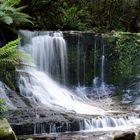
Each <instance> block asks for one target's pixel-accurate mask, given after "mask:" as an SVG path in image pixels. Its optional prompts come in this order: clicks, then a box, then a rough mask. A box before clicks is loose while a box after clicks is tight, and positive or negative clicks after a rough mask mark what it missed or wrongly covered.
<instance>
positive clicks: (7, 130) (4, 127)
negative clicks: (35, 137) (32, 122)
mask: <svg viewBox="0 0 140 140" xmlns="http://www.w3.org/2000/svg"><path fill="white" fill-rule="evenodd" d="M0 140H17V137H16V136H15V133H14V132H13V130H12V128H11V127H10V125H9V123H8V121H7V120H6V119H1V120H0Z"/></svg>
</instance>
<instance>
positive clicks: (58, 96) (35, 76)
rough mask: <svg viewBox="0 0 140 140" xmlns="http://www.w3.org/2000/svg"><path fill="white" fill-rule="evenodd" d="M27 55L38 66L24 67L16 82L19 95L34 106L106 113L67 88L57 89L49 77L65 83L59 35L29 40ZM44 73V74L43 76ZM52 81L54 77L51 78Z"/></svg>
mask: <svg viewBox="0 0 140 140" xmlns="http://www.w3.org/2000/svg"><path fill="white" fill-rule="evenodd" d="M31 41H32V44H30V45H28V49H26V51H27V53H29V54H31V57H32V58H33V60H34V61H35V63H36V65H37V68H38V69H39V70H41V71H43V72H41V71H39V70H37V69H33V68H28V69H27V68H26V69H25V71H23V73H27V74H28V75H29V76H25V74H22V70H21V71H20V73H21V76H20V80H19V88H20V93H21V94H22V95H24V96H27V97H30V98H31V99H32V100H33V101H34V102H36V104H39V105H44V106H49V107H53V106H57V107H58V108H64V109H67V110H68V111H74V112H77V113H79V114H89V115H95V114H96V115H103V114H105V111H104V110H102V109H100V108H97V107H94V106H92V105H89V104H88V103H87V102H86V101H84V100H83V99H81V98H80V97H77V96H76V95H74V94H73V93H72V92H71V91H69V90H68V89H67V88H65V87H62V86H60V85H59V84H58V83H56V82H55V81H54V80H53V79H52V78H51V77H52V75H53V74H54V75H55V74H56V75H57V76H59V77H60V79H61V78H62V79H63V80H64V81H65V79H66V78H65V77H66V69H67V68H66V65H67V51H66V50H67V48H66V43H65V40H64V39H63V36H62V33H54V34H52V35H51V36H50V35H44V36H37V37H33V38H31ZM44 72H45V73H44ZM54 79H55V78H54Z"/></svg>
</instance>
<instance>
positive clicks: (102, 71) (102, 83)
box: [101, 43, 105, 92]
mask: <svg viewBox="0 0 140 140" xmlns="http://www.w3.org/2000/svg"><path fill="white" fill-rule="evenodd" d="M104 47H105V45H104V43H103V45H102V62H101V90H102V91H103V92H105V82H104V65H105V64H104V63H105V48H104Z"/></svg>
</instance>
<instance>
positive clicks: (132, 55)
mask: <svg viewBox="0 0 140 140" xmlns="http://www.w3.org/2000/svg"><path fill="white" fill-rule="evenodd" d="M108 38H109V39H108V41H109V47H110V49H112V51H111V52H112V53H113V56H112V57H111V58H110V60H111V62H110V63H113V64H114V65H113V67H112V68H111V71H114V74H115V75H116V76H115V77H121V79H128V78H129V77H130V76H134V75H136V74H137V73H138V71H139V69H138V66H139V64H140V63H139V61H138V59H139V57H138V56H139V50H140V34H137V33H135V34H134V33H133V34H132V33H129V32H114V33H111V34H110V35H109V37H108ZM118 79H119V78H118Z"/></svg>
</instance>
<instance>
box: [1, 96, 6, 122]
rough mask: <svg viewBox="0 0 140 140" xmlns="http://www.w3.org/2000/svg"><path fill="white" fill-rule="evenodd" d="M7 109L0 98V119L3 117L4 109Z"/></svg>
mask: <svg viewBox="0 0 140 140" xmlns="http://www.w3.org/2000/svg"><path fill="white" fill-rule="evenodd" d="M5 109H7V106H6V105H5V101H4V99H2V98H0V119H1V118H3V115H4V111H5Z"/></svg>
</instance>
